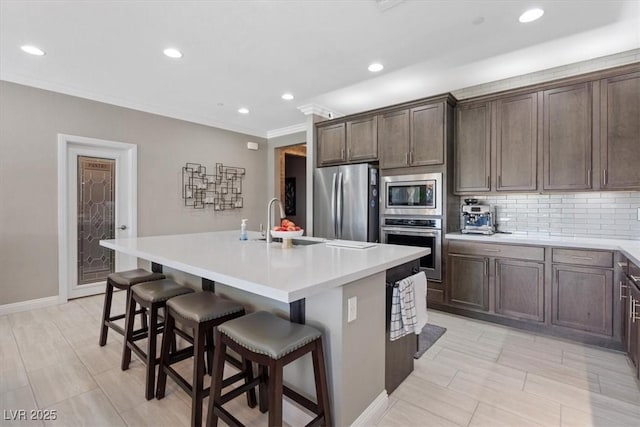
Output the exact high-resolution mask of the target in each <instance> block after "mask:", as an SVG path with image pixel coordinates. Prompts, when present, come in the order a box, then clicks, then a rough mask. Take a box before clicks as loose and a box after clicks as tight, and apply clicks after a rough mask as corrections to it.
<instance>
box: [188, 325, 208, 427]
mask: <svg viewBox="0 0 640 427" xmlns="http://www.w3.org/2000/svg"><path fill="white" fill-rule="evenodd" d="M205 340H206V333H205V331H204V329H203V328H201V327H200V325H198V326H196V327H195V328H194V330H193V386H192V388H191V425H192V426H200V425H202V395H203V388H204V387H203V385H204V358H205Z"/></svg>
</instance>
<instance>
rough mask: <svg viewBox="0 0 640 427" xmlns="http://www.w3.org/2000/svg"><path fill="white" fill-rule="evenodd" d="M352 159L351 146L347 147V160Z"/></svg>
mask: <svg viewBox="0 0 640 427" xmlns="http://www.w3.org/2000/svg"><path fill="white" fill-rule="evenodd" d="M348 159H351V148H347V160H348Z"/></svg>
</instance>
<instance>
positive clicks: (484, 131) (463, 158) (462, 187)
mask: <svg viewBox="0 0 640 427" xmlns="http://www.w3.org/2000/svg"><path fill="white" fill-rule="evenodd" d="M454 158H455V165H454V170H455V191H456V192H470V191H490V190H491V182H490V171H491V103H490V102H481V103H471V104H460V105H458V107H457V108H456V134H455V156H454Z"/></svg>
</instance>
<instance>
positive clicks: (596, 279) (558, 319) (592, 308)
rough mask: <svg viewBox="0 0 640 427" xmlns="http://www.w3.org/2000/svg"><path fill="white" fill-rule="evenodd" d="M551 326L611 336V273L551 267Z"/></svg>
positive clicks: (580, 268) (568, 267)
mask: <svg viewBox="0 0 640 427" xmlns="http://www.w3.org/2000/svg"><path fill="white" fill-rule="evenodd" d="M551 308H552V313H551V323H553V324H554V325H558V326H565V327H568V328H573V329H579V330H582V331H588V332H593V333H598V334H602V335H606V336H612V335H613V272H612V271H611V270H601V269H595V268H585V267H572V266H565V265H554V266H553V285H552V295H551Z"/></svg>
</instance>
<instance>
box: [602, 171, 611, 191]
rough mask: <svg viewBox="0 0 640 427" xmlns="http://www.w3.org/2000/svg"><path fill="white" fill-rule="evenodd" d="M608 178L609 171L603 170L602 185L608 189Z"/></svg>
mask: <svg viewBox="0 0 640 427" xmlns="http://www.w3.org/2000/svg"><path fill="white" fill-rule="evenodd" d="M608 178H609V177H608V176H607V170H606V169H602V183H603V185H604V186H605V187H606V186H607V181H608Z"/></svg>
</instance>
